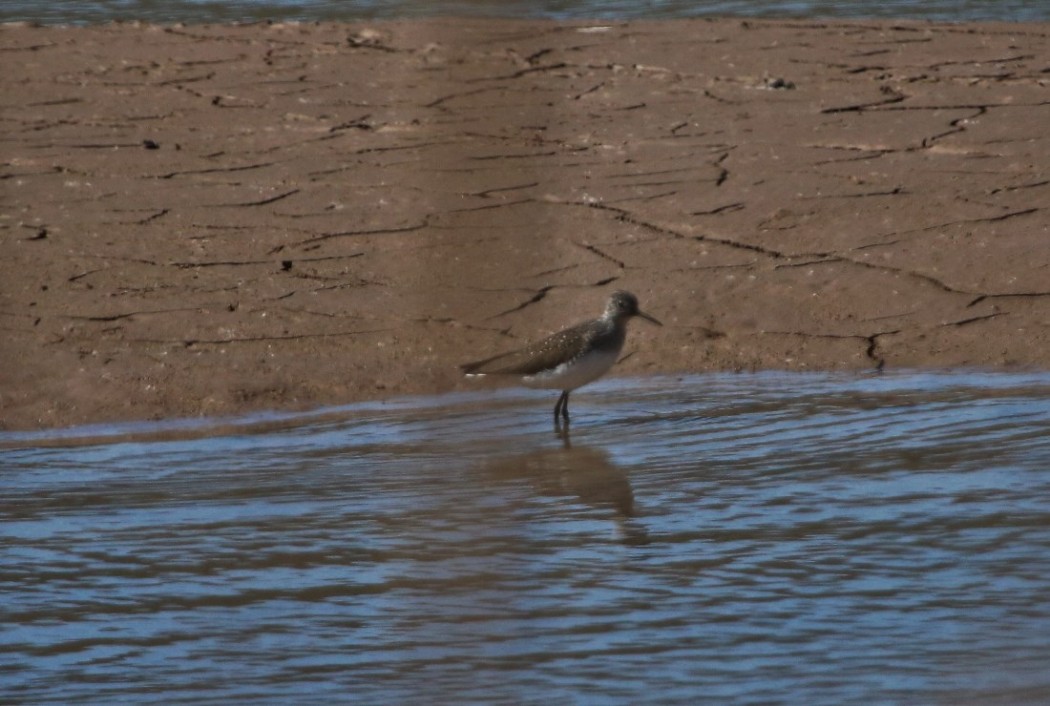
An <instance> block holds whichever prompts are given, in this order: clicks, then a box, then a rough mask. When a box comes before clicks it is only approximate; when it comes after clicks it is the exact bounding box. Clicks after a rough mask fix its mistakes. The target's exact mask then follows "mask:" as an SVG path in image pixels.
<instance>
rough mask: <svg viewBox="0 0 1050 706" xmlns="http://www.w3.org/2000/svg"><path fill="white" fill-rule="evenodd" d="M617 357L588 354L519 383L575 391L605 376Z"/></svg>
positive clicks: (611, 352) (606, 353)
mask: <svg viewBox="0 0 1050 706" xmlns="http://www.w3.org/2000/svg"><path fill="white" fill-rule="evenodd" d="M617 356H619V351H600V352H595V353H588V354H587V355H585V356H583V357H582V358H578V359H577V360H575V361H573V362H572V363H562V364H561V365H559V366H558V367H556V368H554V369H553V370H547V371H545V372H542V373H536V374H535V375H527V376H525V377H523V378H522V379H521V382H522V384H524V385H527V386H528V387H539V388H544V389H552V390H575V389H576V388H577V387H580V386H581V385H586V384H587V383H589V382H591V381H593V380H597V379H598V378H600V377H601V376H602V375H605V373H607V372H608V371H609V368H611V367H612V366H613V364H614V363H615V362H616V358H617Z"/></svg>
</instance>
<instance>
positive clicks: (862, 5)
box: [0, 0, 1050, 24]
mask: <svg viewBox="0 0 1050 706" xmlns="http://www.w3.org/2000/svg"><path fill="white" fill-rule="evenodd" d="M438 15H442V16H450V15H451V16H469V17H503V18H533V19H536V18H546V19H559V20H566V19H584V18H602V19H620V20H623V19H674V18H681V17H711V16H738V17H782V18H783V17H788V18H803V17H806V18H811V17H821V18H835V19H865V18H894V19H912V20H936V21H941V22H966V21H988V20H995V21H1004V22H1034V21H1043V22H1045V21H1050V3H1047V2H1046V0H354V2H340V1H339V0H50V1H49V2H40V0H5V2H3V3H0V21H32V22H43V23H47V24H68V23H74V24H84V23H97V22H108V21H112V20H139V21H143V22H189V23H201V22H209V23H210V22H252V21H262V20H300V21H317V20H343V21H353V20H374V19H394V18H408V17H431V16H438Z"/></svg>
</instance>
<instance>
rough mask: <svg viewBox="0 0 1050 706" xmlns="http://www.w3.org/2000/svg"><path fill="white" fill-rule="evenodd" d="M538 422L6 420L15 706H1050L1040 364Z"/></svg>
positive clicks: (734, 388) (752, 388)
mask: <svg viewBox="0 0 1050 706" xmlns="http://www.w3.org/2000/svg"><path fill="white" fill-rule="evenodd" d="M553 403H554V396H552V395H549V394H543V393H537V392H531V391H518V390H505V391H500V392H494V393H486V392H478V393H472V394H469V395H456V396H446V397H438V398H429V399H410V400H401V401H397V402H391V403H385V404H378V403H373V404H365V405H355V406H351V407H346V408H341V409H335V410H324V411H323V412H321V413H317V414H313V415H299V416H287V415H285V416H280V415H273V416H269V417H265V418H260V417H256V418H249V419H245V420H233V421H225V422H223V423H222V424H221V425H219V424H209V425H204V424H203V423H201V422H194V423H185V422H183V423H175V424H167V425H150V424H143V425H130V426H126V427H121V428H105V427H98V428H87V429H75V430H69V431H67V432H62V433H53V432H52V433H43V434H17V433H2V434H0V466H2V470H0V491H2V493H0V597H2V602H0V616H2V621H0V622H2V625H3V629H2V630H0V665H3V666H0V702H5V703H7V702H15V701H17V702H49V703H85V702H91V703H114V702H136V703H179V702H194V703H218V702H224V703H225V702H250V703H290V702H293V701H294V702H296V703H316V702H319V701H322V700H330V699H339V700H340V701H347V700H350V699H352V700H354V701H356V702H359V703H428V704H429V703H471V702H473V703H488V704H491V703H508V704H510V703H514V704H518V703H584V702H595V701H597V702H603V703H632V704H634V703H661V704H674V703H682V704H686V703H689V704H692V703H696V702H697V700H698V699H700V700H702V701H706V702H714V703H732V704H768V703H794V704H810V705H814V704H836V705H840V704H873V703H880V704H914V703H924V704H937V703H943V704H967V703H972V704H988V703H1009V704H1024V703H1031V704H1037V703H1039V704H1045V703H1047V702H1050V672H1047V670H1046V665H1047V664H1048V663H1050V637H1048V636H1050V375H1047V374H1032V375H1023V374H969V373H967V374H962V373H954V374H925V373H923V374H885V375H874V376H856V375H826V374H812V375H810V374H774V373H768V374H757V375H704V376H696V377H687V378H657V379H650V380H628V381H605V382H601V383H598V384H596V385H594V386H592V387H589V388H585V389H584V390H581V391H579V392H577V393H576V394H574V396H573V400H572V403H573V407H572V409H573V414H574V419H575V421H574V423H573V426H572V429H571V434H570V435H568V438H566V437H565V436H564V435H562V436H559V435H557V434H555V433H554V432H553V430H552V427H551V423H550V419H549V415H550V409H551V407H552V406H553ZM113 434H116V436H114V435H113Z"/></svg>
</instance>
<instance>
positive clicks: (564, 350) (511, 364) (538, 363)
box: [459, 324, 591, 375]
mask: <svg viewBox="0 0 1050 706" xmlns="http://www.w3.org/2000/svg"><path fill="white" fill-rule="evenodd" d="M588 333H589V328H588V326H587V324H579V325H577V326H573V327H572V328H567V329H565V330H564V331H559V332H558V333H555V334H554V335H552V336H548V337H547V338H544V339H543V340H542V341H537V342H536V343H533V344H531V345H529V346H526V347H525V348H521V349H519V350H516V351H510V352H509V353H501V354H500V355H497V356H493V357H491V358H486V359H485V360H478V361H475V362H473V363H467V364H466V365H461V366H459V367H460V370H462V371H463V372H464V373H465V374H467V375H535V374H536V373H539V372H541V371H543V370H550V369H552V368H554V367H557V365H558V364H559V363H562V362H564V361H566V360H571V359H572V358H575V357H576V356H577V355H579V354H580V353H581V352H582V351H583V350H584V349H585V348H586V347H587V344H588V341H589V339H590V338H591V336H589V335H588Z"/></svg>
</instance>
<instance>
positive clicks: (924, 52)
mask: <svg viewBox="0 0 1050 706" xmlns="http://www.w3.org/2000/svg"><path fill="white" fill-rule="evenodd" d="M0 56H2V57H3V62H4V63H3V66H4V68H5V71H4V72H3V75H2V76H0V86H2V98H0V104H2V106H3V110H2V119H3V126H4V131H3V137H2V139H3V154H2V165H0V177H2V178H0V238H2V244H3V251H4V257H3V259H2V260H0V328H2V331H0V428H4V429H30V428H47V427H55V426H64V425H71V424H79V423H85V422H105V421H117V420H132V419H156V418H166V417H178V416H196V415H223V414H229V413H237V412H243V411H249V410H260V409H299V408H308V407H314V406H318V405H326V404H338V403H346V402H352V401H356V400H364V399H374V398H381V397H387V396H391V395H400V394H417V393H436V392H442V391H448V390H454V389H465V388H466V387H468V386H470V385H469V383H468V382H467V381H463V380H462V379H461V378H460V376H459V373H458V370H457V364H458V363H462V362H465V361H468V360H471V359H474V358H478V357H484V356H485V355H490V354H494V353H497V352H500V351H502V350H505V349H509V348H514V347H516V346H519V345H521V344H523V343H525V342H527V341H528V340H531V339H534V338H537V337H540V336H542V335H545V334H547V333H550V332H551V331H552V330H554V329H557V328H561V327H563V326H565V325H568V324H572V323H575V322H576V321H579V320H581V319H584V318H588V317H592V316H596V315H597V314H599V313H600V311H601V308H602V306H603V303H604V301H605V298H606V297H607V296H608V294H609V293H610V292H611V291H612V290H614V289H627V290H630V291H632V292H634V293H635V294H636V295H637V296H638V298H639V300H640V302H641V305H642V307H643V308H644V309H645V310H646V311H648V312H650V313H651V314H653V315H654V316H656V317H658V318H660V319H661V320H662V321H663V322H664V324H665V325H664V327H663V328H655V327H647V326H645V325H644V323H641V322H639V323H638V324H636V325H633V326H632V328H631V331H630V334H629V336H628V343H627V348H626V350H625V359H624V360H622V361H621V363H620V364H619V366H618V367H617V368H616V369H615V372H616V373H619V374H627V375H640V374H649V373H675V372H699V371H708V370H751V369H761V368H782V369H792V370H812V369H821V370H826V369H865V368H883V367H885V368H890V367H959V366H978V367H992V368H1000V367H1002V368H1036V369H1047V368H1048V367H1050V211H1048V204H1050V128H1048V126H1050V25H1045V24H1016V25H1014V24H962V25H937V24H926V23H910V22H907V23H906V22H900V23H890V22H824V21H810V22H801V21H756V20H746V21H745V20H739V19H723V20H676V21H661V22H628V23H621V22H569V23H556V22H537V21H509V20H488V21H484V20H464V19H429V20H413V21H397V22H383V23H352V24H349V23H348V24H339V23H322V24H287V23H286V24H256V25H245V26H234V25H224V26H218V25H216V26H154V25H135V24H113V25H105V26H93V27H78V28H68V27H33V26H26V25H7V26H3V27H2V28H0Z"/></svg>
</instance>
